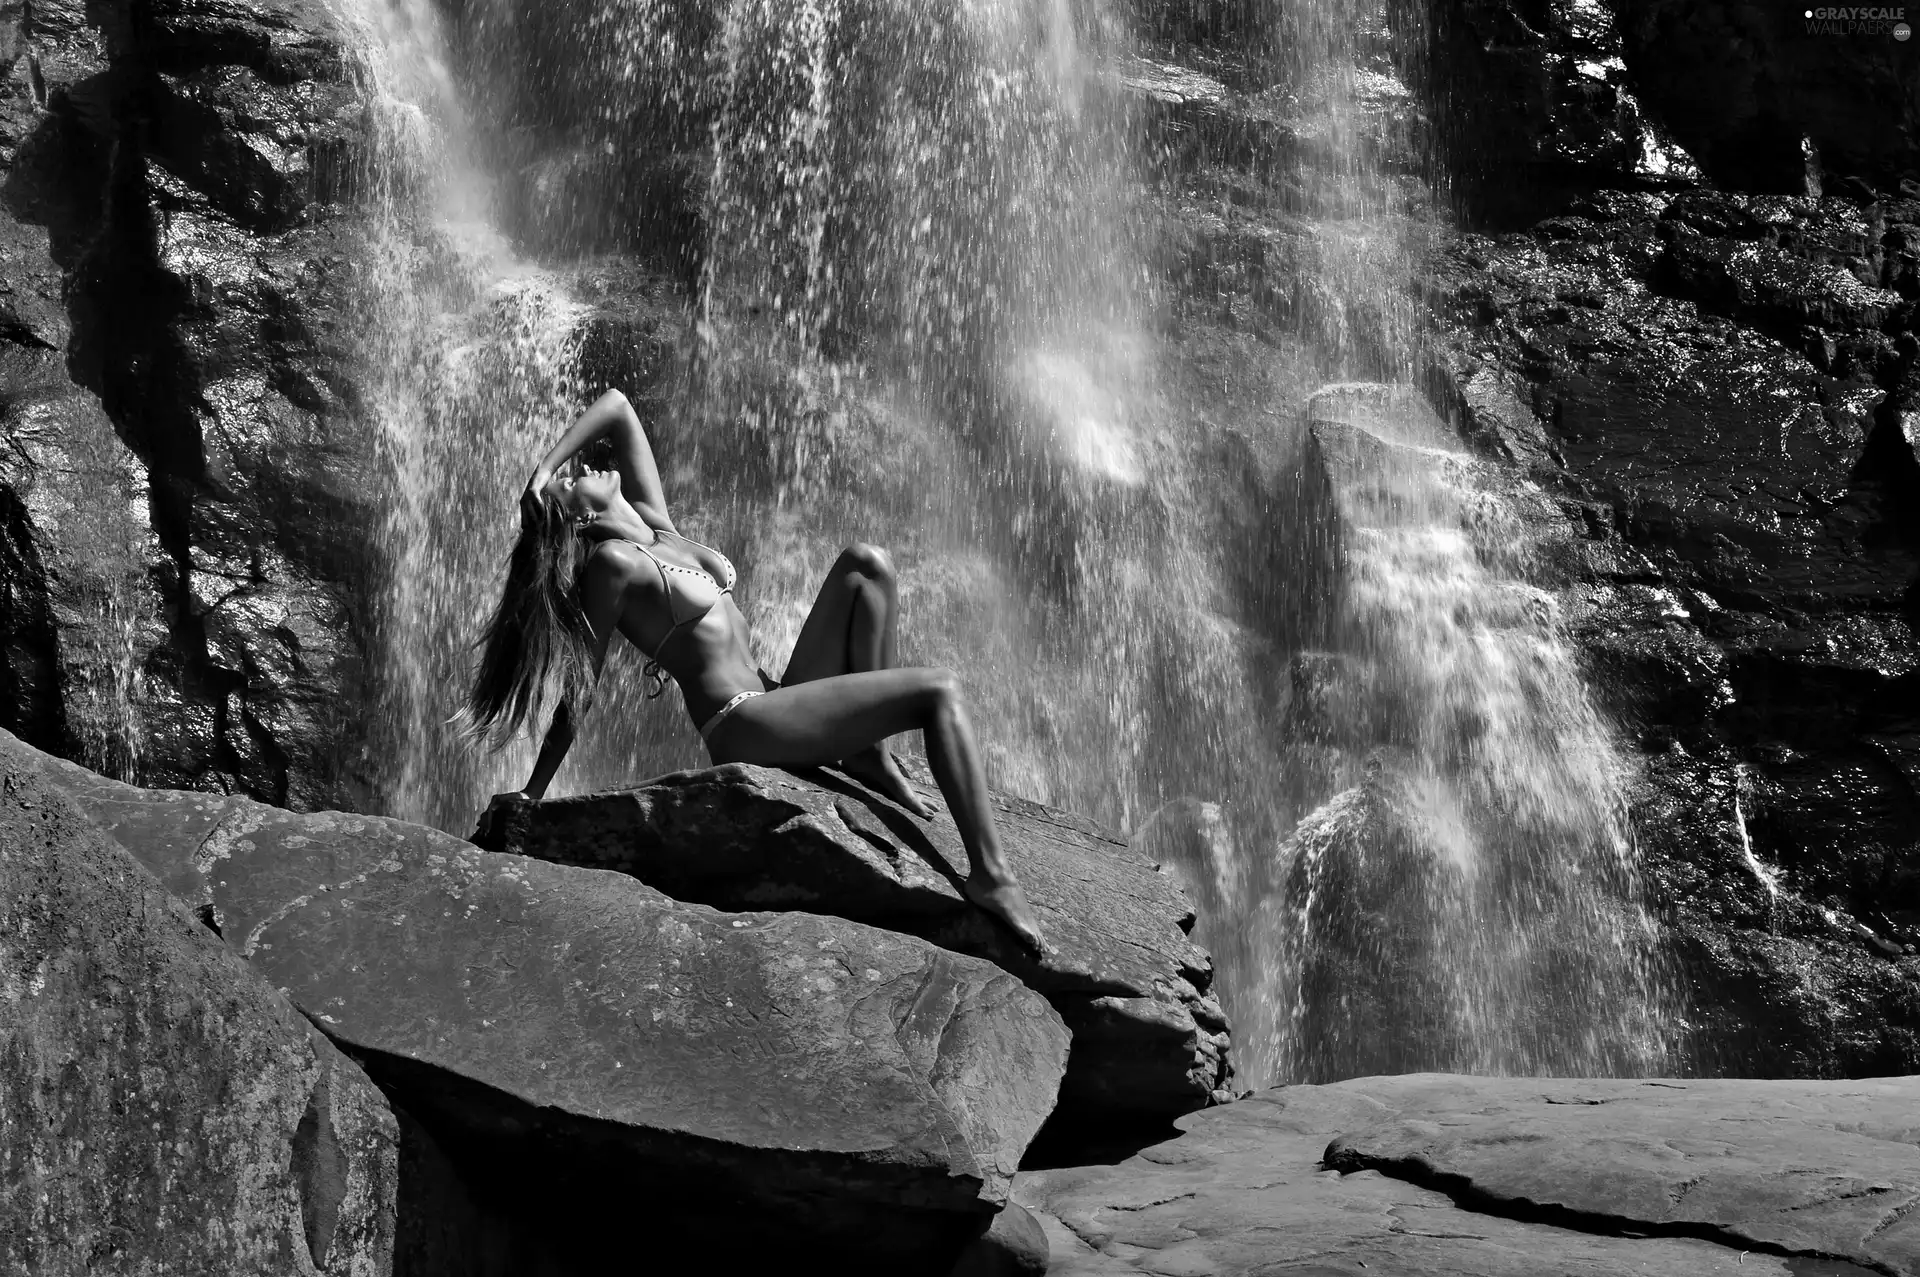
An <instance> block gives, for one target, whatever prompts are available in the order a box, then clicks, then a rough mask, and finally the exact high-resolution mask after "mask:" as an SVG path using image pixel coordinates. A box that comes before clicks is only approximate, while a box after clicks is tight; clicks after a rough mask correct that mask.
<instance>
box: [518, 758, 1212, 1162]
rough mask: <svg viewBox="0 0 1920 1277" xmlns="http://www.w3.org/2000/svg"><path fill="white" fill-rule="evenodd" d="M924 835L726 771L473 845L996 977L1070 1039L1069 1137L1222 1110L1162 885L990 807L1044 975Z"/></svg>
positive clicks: (948, 829)
mask: <svg viewBox="0 0 1920 1277" xmlns="http://www.w3.org/2000/svg"><path fill="white" fill-rule="evenodd" d="M921 793H922V795H923V797H924V798H925V799H926V800H927V801H928V803H929V805H930V806H932V807H934V808H935V809H936V811H938V812H939V814H938V815H936V816H935V818H934V819H933V820H931V821H920V820H916V819H915V818H913V817H912V816H910V815H908V814H907V812H906V811H905V810H903V809H901V808H899V807H897V806H895V805H894V804H893V803H892V802H890V801H888V800H886V799H884V798H881V797H879V796H877V795H875V794H873V793H871V792H869V791H868V790H866V789H865V788H863V787H861V786H859V785H856V784H853V783H851V782H849V781H846V780H845V779H842V778H840V777H838V776H836V775H833V774H830V773H825V772H813V773H809V775H808V776H807V778H805V779H803V778H801V777H800V776H796V775H792V774H789V773H786V772H782V771H776V770H773V769H770V768H764V767H748V766H743V765H738V764H734V765H729V766H726V767H718V768H710V769H705V770H701V771H692V772H679V773H675V774H674V775H671V776H662V777H660V778H659V779H657V780H654V781H651V782H649V783H648V784H646V785H643V786H638V787H636V788H633V789H627V790H618V791H614V792H611V793H602V794H587V795H582V796H580V797H576V798H559V799H550V800H547V801H545V802H541V803H535V804H529V805H527V806H525V807H521V808H519V809H516V810H514V811H513V812H512V813H511V814H510V816H509V817H508V818H506V819H504V820H502V821H500V822H499V823H498V825H497V826H496V827H493V828H490V829H487V830H484V831H483V833H482V836H481V838H480V841H481V843H482V844H483V845H485V846H488V847H492V848H494V849H495V850H499V851H507V852H516V853H518V854H521V855H528V856H535V857H538V858H539V859H542V860H548V861H553V862H556V863H559V864H571V865H581V866H587V867H591V868H596V869H614V870H618V871H620V872H623V873H627V874H631V875H633V876H634V877H635V878H637V879H639V880H640V881H642V882H644V883H646V884H648V885H649V886H651V887H654V888H657V889H658V890H661V891H664V892H666V893H667V894H669V895H671V896H673V897H674V898H675V899H679V900H689V901H695V902H698V903H701V904H706V905H712V906H714V907H715V908H719V909H740V910H746V909H775V910H805V911H807V912H811V913H823V914H831V915H834V916H836V917H841V918H850V919H853V920H854V921H857V922H864V923H868V924H871V925H873V926H881V927H887V928H890V929H892V930H895V931H900V932H905V933H906V934H909V935H915V936H920V937H922V938H924V939H926V940H929V941H931V942H932V943H934V944H936V945H939V946H941V947H942V948H945V949H950V950H952V951H954V952H956V953H964V954H970V955H973V956H975V957H979V958H985V959H987V960H989V961H991V962H994V963H996V964H997V965H999V966H1000V967H1002V968H1004V969H1005V970H1007V971H1009V972H1011V973H1012V974H1013V975H1015V976H1017V977H1018V978H1019V979H1020V980H1021V981H1022V982H1024V983H1025V984H1026V985H1027V986H1028V987H1029V988H1031V989H1033V990H1035V991H1036V992H1038V993H1040V994H1042V995H1044V996H1045V997H1046V998H1047V1000H1048V1001H1049V1002H1051V1003H1052V1005H1053V1007H1054V1009H1055V1010H1056V1011H1058V1012H1059V1013H1060V1015H1061V1017H1062V1019H1064V1020H1065V1021H1066V1024H1067V1027H1068V1028H1069V1029H1070V1030H1071V1031H1072V1033H1073V1049H1072V1054H1071V1056H1070V1058H1069V1061H1068V1065H1067V1073H1066V1077H1065V1079H1064V1080H1063V1081H1062V1083H1061V1090H1060V1105H1061V1114H1060V1115H1061V1120H1062V1121H1063V1122H1067V1123H1080V1124H1087V1123H1091V1124H1096V1125H1105V1126H1112V1125H1115V1124H1127V1123H1133V1124H1140V1123H1143V1122H1152V1121H1164V1120H1166V1119H1167V1118H1170V1117H1174V1116H1177V1115H1179V1114H1181V1113H1186V1112H1190V1111H1192V1110H1193V1109H1196V1108H1200V1107H1202V1106H1204V1105H1207V1104H1212V1103H1218V1102H1220V1101H1222V1100H1224V1099H1226V1098H1227V1096H1228V1090H1229V1082H1230V1078H1231V1068H1230V1066H1229V1064H1228V1060H1227V1045H1228V1033H1227V1024H1226V1019H1225V1016H1224V1014H1223V1013H1222V1011H1221V1010H1220V1006H1219V1004H1218V1003H1217V1002H1216V1001H1215V1000H1214V999H1213V998H1212V997H1211V996H1209V995H1208V988H1209V986H1210V984H1211V982H1212V976H1213V964H1212V961H1211V960H1210V959H1209V958H1208V956H1207V955H1206V953H1205V952H1204V951H1203V950H1201V949H1199V948H1198V947H1196V946H1195V945H1194V944H1193V943H1192V942H1191V941H1190V940H1188V938H1187V930H1188V928H1190V927H1191V926H1192V922H1193V910H1192V907H1191V905H1189V904H1188V902H1187V900H1186V897H1185V896H1184V894H1183V893H1182V892H1181V891H1180V889H1179V887H1178V886H1177V885H1176V884H1175V883H1174V882H1173V880H1172V879H1170V878H1169V877H1167V876H1166V875H1164V874H1162V873H1159V872H1156V870H1155V867H1154V866H1153V865H1152V864H1151V863H1150V862H1149V861H1147V860H1146V859H1145V858H1144V857H1142V856H1140V855H1139V854H1138V853H1137V852H1134V851H1132V850H1130V849H1129V848H1128V847H1127V846H1126V845H1125V844H1124V843H1122V842H1120V841H1119V840H1118V839H1116V838H1114V837H1113V836H1112V835H1110V834H1108V833H1106V832H1105V831H1104V830H1101V829H1099V828H1097V827H1095V826H1093V825H1091V824H1089V823H1088V822H1086V821H1084V820H1081V819H1079V818H1077V817H1074V816H1072V815H1070V814H1069V813H1067V812H1062V811H1056V810H1054V809H1051V808H1047V807H1043V806H1041V805H1039V804H1037V803H1029V802H1022V801H1020V800H1018V799H1011V798H1007V797H1005V796H1002V795H996V796H995V804H994V805H995V812H994V814H995V819H996V822H997V824H998V827H999V829H1000V834H1001V838H1002V840H1003V843H1004V845H1005V848H1006V852H1007V858H1008V861H1009V863H1010V864H1011V865H1012V867H1013V870H1014V872H1015V873H1016V874H1017V875H1018V876H1019V878H1020V881H1021V883H1022V885H1023V886H1024V887H1025V888H1026V891H1027V894H1028V896H1029V898H1030V899H1031V900H1032V901H1033V904H1034V908H1035V909H1036V910H1037V911H1038V913H1039V917H1040V926H1041V929H1042V930H1043V931H1044V932H1045V933H1046V935H1047V937H1048V939H1049V941H1050V942H1051V943H1053V944H1054V945H1055V946H1056V947H1057V949H1058V950H1059V952H1058V953H1057V954H1056V955H1055V956H1054V957H1052V958H1050V959H1048V960H1047V961H1045V962H1043V963H1036V962H1035V961H1034V960H1033V958H1032V957H1031V956H1030V955H1029V954H1027V953H1026V952H1025V950H1024V949H1023V948H1022V947H1021V946H1020V945H1019V944H1018V943H1017V942H1016V941H1015V940H1014V939H1013V938H1012V936H1011V934H1010V933H1008V932H1007V931H1006V930H1005V929H1004V928H1002V927H1000V926H999V925H998V924H996V923H994V922H993V921H992V920H991V919H990V918H988V917H987V915H986V914H984V913H982V912H981V911H980V910H979V909H977V908H975V907H973V906H972V905H971V904H969V903H968V902H967V901H966V898H965V897H964V896H963V895H962V894H961V892H960V883H961V882H962V881H963V880H964V877H965V874H966V872H967V857H966V851H965V849H964V847H963V846H962V845H961V843H960V837H959V834H958V832H957V831H956V830H955V828H954V826H953V822H952V820H951V818H949V817H948V816H947V815H946V813H945V812H944V811H943V810H940V809H941V807H942V804H941V800H940V798H939V795H938V794H937V793H936V792H934V791H933V790H931V789H930V788H928V787H926V786H922V787H921Z"/></svg>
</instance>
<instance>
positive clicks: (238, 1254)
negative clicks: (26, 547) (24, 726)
mask: <svg viewBox="0 0 1920 1277" xmlns="http://www.w3.org/2000/svg"><path fill="white" fill-rule="evenodd" d="M0 744H4V745H5V746H7V747H8V748H6V749H5V751H4V753H0V1272H5V1273H31V1274H33V1275H34V1277H69V1275H70V1277H121V1275H124V1277H145V1275H146V1274H152V1273H180V1274H186V1273H249V1274H261V1277H268V1275H273V1277H279V1275H281V1274H284V1275H285V1277H301V1275H304V1277H313V1274H316V1273H319V1274H325V1275H326V1277H386V1274H388V1273H391V1272H392V1271H394V1251H395V1244H396V1215H395V1212H396V1205H397V1197H398V1193H397V1160H398V1155H399V1131H398V1127H397V1126H396V1122H395V1115H394V1114H393V1113H392V1112H391V1111H390V1110H389V1108H388V1106H387V1102H386V1100H385V1099H384V1098H383V1097H382V1096H381V1094H380V1092H379V1091H378V1090H376V1089H375V1088H374V1086H373V1084H372V1083H371V1082H370V1081H368V1079H367V1077H366V1075H365V1074H364V1073H362V1072H361V1070H360V1069H359V1068H358V1067H357V1066H355V1065H354V1064H353V1063H352V1062H351V1061H350V1060H348V1059H346V1058H345V1057H344V1056H342V1055H341V1053H340V1052H339V1051H337V1050H336V1049H334V1047H333V1046H332V1045H330V1044H329V1043H328V1042H327V1040H326V1039H325V1038H324V1037H323V1036H321V1035H320V1034H319V1033H318V1032H316V1031H315V1030H314V1029H313V1027H312V1026H311V1025H310V1024H308V1023H307V1022H306V1021H305V1020H304V1019H302V1018H301V1016H300V1014H299V1012H297V1011H296V1010H295V1009H294V1008H293V1007H292V1006H291V1005H289V1004H288V1002H287V1000H286V998H284V997H283V996H281V995H280V994H279V993H278V992H276V991H275V990H274V989H273V988H272V987H271V986H270V985H269V984H268V983H267V982H266V981H264V980H262V979H261V978H260V975H259V974H258V973H257V972H256V971H254V970H252V969H250V968H249V967H248V965H247V964H246V963H245V962H244V961H242V960H241V959H240V958H239V957H238V956H236V955H235V954H234V953H232V952H231V951H230V950H229V949H228V948H227V947H226V946H225V945H223V944H221V943H220V941H219V940H218V939H216V938H215V937H214V936H213V935H212V934H211V933H209V932H208V931H207V930H206V928H204V927H203V926H201V925H200V924H199V923H198V922H197V921H195V919H194V917H193V915H192V913H191V912H189V911H188V910H187V908H186V907H185V906H183V905H182V904H180V903H179V902H178V901H175V900H173V899H171V898H169V897H168V895H167V894H166V892H165V891H163V890H162V889H161V887H160V885H159V884H158V883H156V882H155V881H154V879H153V876H152V875H151V874H149V873H148V872H147V871H146V870H145V869H143V868H142V867H141V866H140V865H139V863H138V862H136V861H135V860H134V858H133V857H132V856H130V855H128V854H127V853H126V852H125V851H124V850H123V849H121V848H120V847H119V846H117V845H115V844H114V842H113V841H112V840H111V839H109V838H107V837H106V836H105V835H103V834H102V833H101V832H100V831H99V830H98V829H96V828H95V827H94V826H93V825H92V824H90V823H89V822H88V821H87V820H86V819H85V817H84V816H82V815H81V813H80V812H79V811H78V810H77V809H76V807H75V805H74V804H73V803H72V802H70V801H69V800H68V799H67V797H66V796H65V795H64V794H62V793H61V792H60V791H59V790H58V789H56V788H55V787H54V786H53V785H51V784H49V783H47V781H46V780H45V779H44V778H43V777H42V776H41V775H40V774H39V772H38V769H37V768H36V767H35V766H34V765H33V763H32V760H31V759H29V758H27V757H24V756H23V755H24V751H22V750H20V749H18V748H17V747H13V744H12V738H11V737H7V736H5V735H4V734H3V733H0Z"/></svg>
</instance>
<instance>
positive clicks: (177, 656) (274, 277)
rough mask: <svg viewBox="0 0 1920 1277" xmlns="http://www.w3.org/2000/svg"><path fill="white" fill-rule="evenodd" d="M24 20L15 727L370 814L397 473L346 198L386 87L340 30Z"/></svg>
mask: <svg viewBox="0 0 1920 1277" xmlns="http://www.w3.org/2000/svg"><path fill="white" fill-rule="evenodd" d="M23 14H24V16H22V17H21V18H19V19H18V20H17V21H16V23H15V27H14V30H13V33H12V39H11V42H10V43H9V44H8V46H7V48H8V54H7V56H8V57H9V58H10V59H11V61H10V64H9V65H10V71H9V76H10V79H9V92H8V94H7V95H6V97H5V99H4V107H5V109H6V110H7V111H8V112H10V115H9V116H8V119H7V122H6V124H5V125H4V127H5V129H6V131H7V132H8V134H9V141H8V145H7V153H6V154H5V155H4V156H0V158H4V159H5V161H6V162H7V163H8V165H9V169H8V173H7V176H6V186H5V194H6V206H7V214H8V215H7V218H6V228H0V229H6V233H7V235H8V237H9V239H10V241H13V242H17V244H18V246H19V251H18V252H16V253H13V254H10V256H11V257H12V258H13V260H14V262H15V263H16V266H15V268H14V269H12V270H11V271H10V274H9V279H10V281H11V283H12V285H13V292H12V297H13V312H14V314H15V316H16V322H15V323H14V324H13V325H11V326H10V327H9V328H8V329H7V331H6V333H5V334H0V339H4V340H5V341H7V342H10V343H11V344H10V345H9V346H8V350H9V351H12V352H14V353H13V354H10V355H9V356H8V357H7V358H6V359H5V360H4V361H0V366H4V367H5V369H6V373H5V374H4V375H5V376H6V378H7V382H8V392H7V404H8V407H7V409H6V415H5V428H6V430H7V434H8V440H9V443H10V444H11V447H9V448H8V449H7V450H6V454H7V458H8V460H7V463H6V464H5V468H4V469H0V512H4V513H0V519H4V525H5V527H6V529H7V535H6V541H7V544H8V545H9V547H10V548H9V551H8V552H7V553H6V554H4V555H3V556H0V577H4V584H0V590H4V591H5V592H6V593H7V594H8V596H9V597H10V598H11V599H16V600H18V601H19V606H18V607H17V608H13V609H9V615H8V618H7V620H6V621H5V622H4V623H0V624H4V625H5V627H6V630H7V634H6V636H5V643H6V650H7V652H8V657H7V659H6V661H5V667H6V668H5V670H4V672H0V696H3V697H4V704H5V711H4V712H5V714H6V717H5V719H4V722H5V724H6V725H7V726H10V727H13V728H15V729H17V730H20V731H22V732H23V733H25V734H26V735H27V736H28V737H29V738H30V739H32V740H34V741H36V742H38V743H41V744H43V745H46V746H48V747H49V748H54V749H58V750H60V751H61V752H63V753H66V754H68V755H70V756H74V757H79V758H82V759H85V760H86V761H88V762H90V763H93V764H95V765H98V766H101V767H104V768H105V769H107V770H109V771H111V772H113V773H115V774H118V775H123V776H126V777H128V778H129V779H134V778H139V779H145V780H148V781H151V782H155V783H165V784H178V785H192V786H198V787H210V788H221V789H238V790H242V791H246V792H251V793H253V794H256V795H258V796H259V797H261V798H263V799H267V800H269V801H274V802H281V803H291V804H294V805H296V806H317V805H322V804H324V803H326V802H328V801H340V800H342V799H343V798H346V797H348V796H350V795H351V794H352V793H354V792H356V791H357V789H358V788H359V786H358V784H357V782H356V780H355V779H354V777H353V776H352V775H351V774H343V770H342V767H341V760H342V759H343V758H350V757H351V756H352V754H353V746H354V742H355V740H356V737H357V732H358V724H357V723H356V722H355V720H354V718H353V716H352V713H351V711H347V710H345V709H344V708H343V707H344V706H347V705H349V704H350V703H351V701H352V695H353V689H354V688H355V687H356V686H358V683H359V680H360V679H361V677H362V670H361V668H360V660H361V658H360V648H359V643H360V637H359V636H358V634H357V633H356V625H357V624H358V623H356V622H355V621H353V620H352V619H351V618H352V617H353V615H354V614H355V613H356V612H358V613H360V614H363V615H364V611H365V603H366V600H365V599H364V598H363V597H361V595H360V594H359V593H358V592H357V591H358V589H359V588H360V584H361V583H363V582H364V580H365V573H364V571H362V570H361V569H363V568H364V566H365V563H366V561H367V560H368V558H369V553H368V549H367V543H366V536H367V533H368V530H369V526H370V522H371V520H370V516H369V511H370V509H371V507H370V505H369V499H370V496H371V489H370V487H369V480H368V477H367V475H366V474H365V473H364V468H365V465H366V459H367V458H368V457H369V455H370V449H369V446H368V444H367V443H366V441H364V440H360V439H357V438H356V437H355V427H354V424H353V418H352V415H351V402H352V391H351V389H350V387H349V386H348V385H347V382H346V379H345V377H344V375H343V372H342V368H343V359H344V354H343V350H344V347H343V342H342V339H341V337H340V335H339V334H340V331H341V329H342V327H343V324H344V322H345V321H344V320H343V316H342V311H343V308H344V307H345V306H346V296H347V293H346V284H347V282H348V281H347V262H348V261H349V260H350V258H351V256H352V252H353V248H352V241H353V229H352V220H351V218H350V217H346V216H343V209H342V207H341V206H340V205H338V204H337V203H335V201H338V200H340V199H342V198H343V196H345V195H348V194H350V193H351V191H352V188H353V177H354V173H355V171H356V169H355V165H356V163H357V162H358V160H359V158H360V157H362V156H363V155H364V151H365V147H364V138H363V135H362V130H363V128H364V117H363V105H364V104H363V102H362V101H361V99H360V97H359V94H358V91H357V90H356V89H355V88H354V87H353V85H352V82H351V76H350V68H349V65H348V60H347V55H346V52H345V45H344V42H343V40H342V37H341V33H340V31H339V30H338V27H337V20H336V18H335V17H334V16H333V14H332V11H331V10H330V9H328V8H327V7H326V6H325V5H321V4H298V3H287V4H279V5H272V6H264V7H263V6H248V7H235V6H228V5H221V4H211V3H193V2H191V0H180V2H179V3H172V2H163V3H152V4H139V5H107V6H98V7H97V8H95V9H94V10H90V11H88V12H86V13H83V12H82V11H81V8H80V7H79V6H78V5H71V6H69V5H64V4H50V5H35V6H33V7H32V8H31V10H30V11H23ZM36 108H40V109H36ZM69 377H71V378H72V380H69Z"/></svg>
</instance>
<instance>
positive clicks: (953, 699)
mask: <svg viewBox="0 0 1920 1277" xmlns="http://www.w3.org/2000/svg"><path fill="white" fill-rule="evenodd" d="M927 690H928V691H929V692H931V693H932V694H933V696H934V698H935V699H936V700H938V701H940V702H941V703H943V704H949V705H958V704H959V703H960V699H961V690H960V676H959V675H958V674H956V673H954V672H953V671H952V670H950V669H948V668H947V667H946V666H944V665H938V666H934V667H933V668H931V669H929V670H928V671H927Z"/></svg>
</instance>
